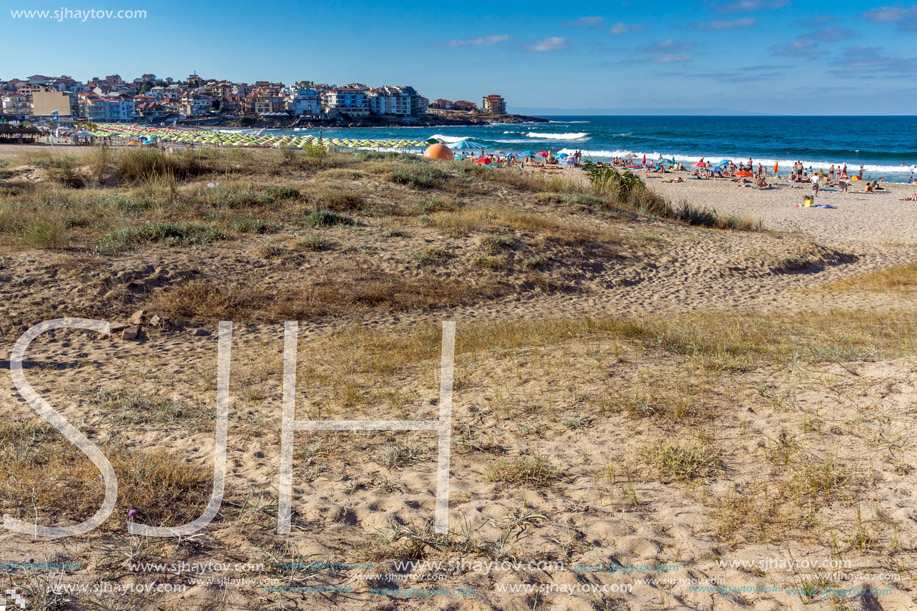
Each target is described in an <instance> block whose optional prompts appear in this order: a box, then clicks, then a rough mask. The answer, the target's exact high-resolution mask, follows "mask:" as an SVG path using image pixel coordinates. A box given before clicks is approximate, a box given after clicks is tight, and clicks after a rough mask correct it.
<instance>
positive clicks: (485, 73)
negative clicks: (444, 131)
mask: <svg viewBox="0 0 917 611" xmlns="http://www.w3.org/2000/svg"><path fill="white" fill-rule="evenodd" d="M81 1H82V0H72V2H73V4H70V0H66V1H64V0H58V1H57V2H56V3H52V2H46V1H43V0H7V1H6V2H4V5H5V8H4V13H2V14H0V28H2V30H0V31H3V39H4V52H3V53H2V57H0V78H2V79H9V78H13V77H25V76H28V75H30V74H35V73H41V74H47V75H59V74H61V73H63V74H68V75H70V76H73V77H74V78H77V79H80V80H86V79H88V78H90V77H92V76H105V75H106V74H114V73H118V74H120V75H121V76H122V77H124V78H134V77H135V76H139V75H140V74H142V73H144V72H152V73H155V74H157V75H160V76H166V75H168V76H173V77H176V78H179V77H180V78H184V77H185V76H187V75H188V74H190V73H191V72H192V71H194V70H196V71H197V73H198V74H200V75H201V76H203V77H205V78H210V77H213V78H229V79H233V80H240V81H246V82H251V81H254V80H257V79H266V80H281V81H284V82H292V81H295V80H301V79H306V80H314V81H319V82H331V83H338V84H344V83H347V82H353V81H357V82H362V83H366V84H368V85H381V84H410V85H414V86H415V87H416V88H417V89H418V90H419V91H420V92H421V93H422V94H423V95H426V96H427V97H429V98H431V99H433V98H439V97H443V98H448V99H452V100H455V99H469V100H473V101H476V102H480V98H481V96H483V95H486V94H490V93H500V94H502V95H503V96H504V97H506V99H507V102H508V104H509V105H510V109H511V110H513V109H515V110H535V111H538V110H544V109H567V110H570V111H590V110H598V111H606V112H614V111H616V110H625V111H627V112H631V113H632V112H638V111H641V110H646V111H648V112H658V111H664V110H666V109H677V110H679V111H696V112H705V111H709V110H710V109H731V110H734V111H739V112H750V113H765V114H910V115H913V114H917V44H915V43H914V40H915V38H917V5H913V4H909V3H904V4H895V5H889V4H871V5H869V4H862V3H859V2H848V1H834V2H820V1H815V2H802V1H801V0H795V1H794V2H791V1H790V0H732V1H730V0H726V1H721V2H708V1H706V0H700V1H697V2H691V1H689V2H685V3H669V2H646V1H636V0H635V1H633V2H610V3H609V2H579V3H573V2H559V1H554V2H539V1H529V2H474V3H470V2H426V3H424V2H413V3H369V2H365V1H352V2H347V3H344V2H333V3H329V2H309V3H306V2H292V1H289V0H273V1H271V0H267V1H263V2H258V3H256V2H250V1H247V2H240V1H238V0H224V1H221V2H214V1H211V0H203V1H201V0H182V1H177V0H165V1H159V2H153V1H151V0H121V1H119V2H111V1H109V0H92V1H91V2H86V3H85V4H80V2H81ZM62 7H66V8H69V9H70V10H71V11H73V10H78V9H79V10H82V9H101V10H114V11H117V10H129V9H133V10H145V11H146V12H147V17H146V18H145V19H139V20H124V19H121V20H118V19H89V20H86V21H82V20H78V19H67V20H65V21H63V22H59V21H55V20H54V19H21V18H20V19H13V17H12V16H11V14H10V12H9V11H10V10H43V9H46V10H51V11H53V10H59V9H61V8H62ZM7 9H8V10H7ZM14 49H19V50H21V51H16V52H13V51H12V50H14Z"/></svg>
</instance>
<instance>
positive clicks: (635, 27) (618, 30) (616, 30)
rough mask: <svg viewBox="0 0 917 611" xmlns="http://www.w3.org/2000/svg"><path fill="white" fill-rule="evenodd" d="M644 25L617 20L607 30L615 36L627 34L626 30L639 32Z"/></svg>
mask: <svg viewBox="0 0 917 611" xmlns="http://www.w3.org/2000/svg"><path fill="white" fill-rule="evenodd" d="M645 27H646V26H645V25H643V24H642V23H621V22H618V23H616V24H614V25H613V26H611V29H610V30H608V33H609V34H614V35H615V36H620V35H621V34H627V33H628V32H639V31H640V30H642V29H643V28H645Z"/></svg>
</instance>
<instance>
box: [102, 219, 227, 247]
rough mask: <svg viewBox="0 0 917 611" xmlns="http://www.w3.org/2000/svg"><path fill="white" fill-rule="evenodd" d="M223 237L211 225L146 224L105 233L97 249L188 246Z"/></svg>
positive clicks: (206, 242)
mask: <svg viewBox="0 0 917 611" xmlns="http://www.w3.org/2000/svg"><path fill="white" fill-rule="evenodd" d="M223 237H224V236H223V234H222V232H221V231H220V230H219V229H217V228H216V227H213V226H212V225H195V224H192V223H188V224H184V225H174V224H172V223H146V224H144V225H134V226H132V227H124V228H121V229H117V230H115V231H111V232H109V233H106V234H105V235H103V236H102V237H101V238H99V248H103V249H106V250H130V249H131V248H133V247H135V246H138V245H140V244H151V243H162V244H165V245H166V246H188V245H192V244H208V243H209V242H211V241H213V240H219V239H222V238H223Z"/></svg>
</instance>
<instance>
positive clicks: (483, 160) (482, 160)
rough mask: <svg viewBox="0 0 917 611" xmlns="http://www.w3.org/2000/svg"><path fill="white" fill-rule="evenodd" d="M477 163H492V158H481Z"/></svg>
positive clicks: (476, 160)
mask: <svg viewBox="0 0 917 611" xmlns="http://www.w3.org/2000/svg"><path fill="white" fill-rule="evenodd" d="M474 162H475V163H490V157H479V158H477V159H475V160H474Z"/></svg>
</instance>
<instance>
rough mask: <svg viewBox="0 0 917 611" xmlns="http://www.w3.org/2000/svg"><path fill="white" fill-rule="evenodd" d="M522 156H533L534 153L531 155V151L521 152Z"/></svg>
mask: <svg viewBox="0 0 917 611" xmlns="http://www.w3.org/2000/svg"><path fill="white" fill-rule="evenodd" d="M522 154H523V155H534V154H535V153H533V152H532V151H522Z"/></svg>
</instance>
